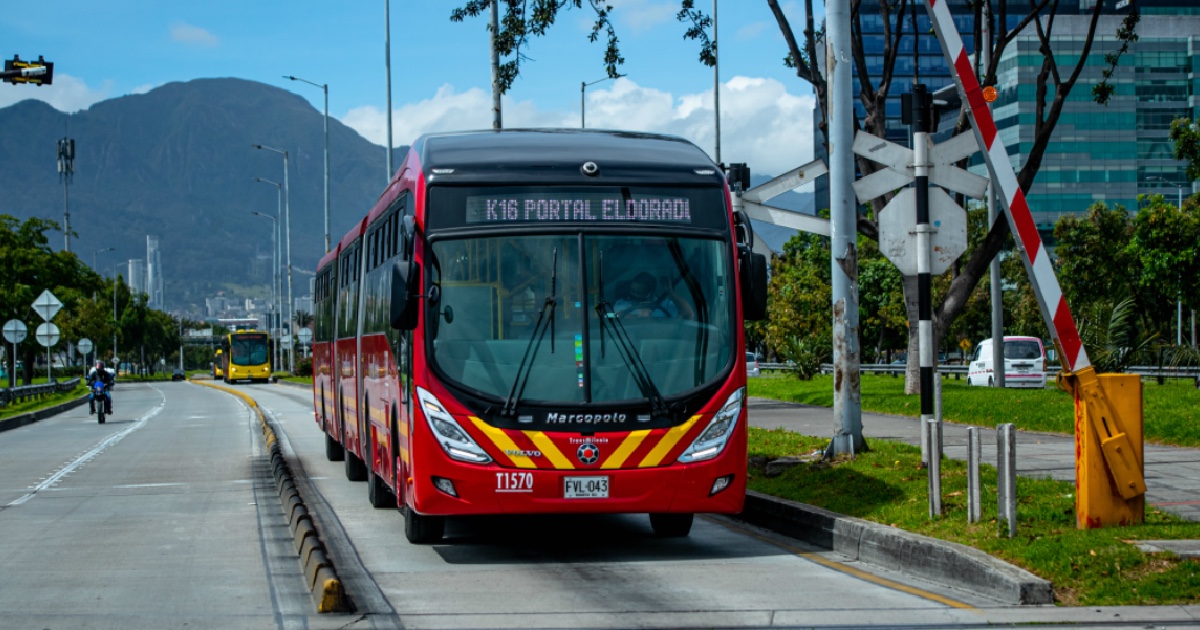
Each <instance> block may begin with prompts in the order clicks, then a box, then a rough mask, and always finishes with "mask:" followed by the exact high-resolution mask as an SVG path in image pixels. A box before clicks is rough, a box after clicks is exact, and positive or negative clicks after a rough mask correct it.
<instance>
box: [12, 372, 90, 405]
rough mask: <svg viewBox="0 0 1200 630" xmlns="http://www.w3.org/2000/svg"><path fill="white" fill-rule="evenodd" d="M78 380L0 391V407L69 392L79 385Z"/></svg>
mask: <svg viewBox="0 0 1200 630" xmlns="http://www.w3.org/2000/svg"><path fill="white" fill-rule="evenodd" d="M79 380H80V379H78V378H73V379H71V380H69V381H56V382H53V383H43V384H41V385H25V386H22V387H12V388H8V389H0V407H7V406H8V405H11V404H13V403H19V402H23V401H26V400H29V399H32V398H41V397H42V396H45V395H46V394H53V393H55V392H69V391H71V390H72V389H75V388H76V387H77V386H78V385H79Z"/></svg>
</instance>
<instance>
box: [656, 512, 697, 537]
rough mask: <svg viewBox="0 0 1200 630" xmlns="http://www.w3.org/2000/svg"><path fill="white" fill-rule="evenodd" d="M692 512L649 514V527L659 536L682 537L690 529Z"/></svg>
mask: <svg viewBox="0 0 1200 630" xmlns="http://www.w3.org/2000/svg"><path fill="white" fill-rule="evenodd" d="M693 517H694V515H693V514H651V515H650V527H651V528H653V529H654V533H655V534H657V535H658V536H659V537H660V538H683V537H684V536H687V535H688V533H689V532H691V531H692V519H693Z"/></svg>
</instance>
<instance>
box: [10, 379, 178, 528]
mask: <svg viewBox="0 0 1200 630" xmlns="http://www.w3.org/2000/svg"><path fill="white" fill-rule="evenodd" d="M153 389H154V391H156V392H158V395H159V396H161V397H162V402H160V403H159V404H158V406H157V407H155V408H153V409H151V410H150V411H149V412H147V413H146V415H144V416H142V417H141V418H138V419H137V422H134V423H133V424H132V425H131V426H130V427H129V428H127V429H125V430H124V431H121V432H120V433H115V434H113V435H110V436H108V437H107V438H105V439H103V440H101V441H100V443H99V444H97V445H95V446H93V447H92V449H91V450H89V451H86V452H85V453H84V454H82V455H80V456H79V457H77V458H76V459H75V461H72V462H70V463H68V464H67V465H66V466H63V467H62V468H60V469H59V470H58V472H56V473H54V474H53V475H50V476H49V477H47V478H46V479H45V480H43V481H42V482H41V483H39V484H38V485H36V486H34V487H33V490H32V491H30V492H29V494H26V495H25V496H23V497H21V498H19V499H17V500H15V501H13V502H12V503H9V504H8V506H7V507H13V506H15V505H21V504H23V503H25V502H26V501H28V500H30V499H32V498H33V497H35V496H37V493H39V492H41V491H42V490H45V489H46V488H49V487H50V486H52V485H54V484H56V483H58V481H59V480H60V479H62V478H63V477H66V476H67V475H69V474H71V473H72V472H74V471H75V470H76V469H78V468H79V467H80V466H82V465H84V464H86V463H87V462H88V461H90V460H91V459H92V458H94V457H96V456H97V455H99V454H100V453H103V452H104V451H106V450H108V448H109V447H110V446H112V445H114V444H116V443H117V442H120V441H121V440H123V439H125V436H127V435H129V434H130V433H133V432H134V431H137V430H138V429H140V428H142V427H144V426H146V421H147V420H149V419H150V418H153V417H154V416H157V415H158V413H159V412H160V411H162V410H163V407H164V406H166V404H167V397H166V396H163V393H162V392H161V391H159V389H158V388H157V387H154V388H153Z"/></svg>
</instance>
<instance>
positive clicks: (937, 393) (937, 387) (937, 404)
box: [933, 366, 946, 459]
mask: <svg viewBox="0 0 1200 630" xmlns="http://www.w3.org/2000/svg"><path fill="white" fill-rule="evenodd" d="M933 418H934V419H935V420H937V428H938V434H937V450H935V451H934V452H935V453H937V458H938V459H941V458H942V454H943V453H945V452H946V448H945V446H946V445H945V444H943V443H942V429H943V425H942V375H941V373H940V372H938V369H937V366H934V368H933Z"/></svg>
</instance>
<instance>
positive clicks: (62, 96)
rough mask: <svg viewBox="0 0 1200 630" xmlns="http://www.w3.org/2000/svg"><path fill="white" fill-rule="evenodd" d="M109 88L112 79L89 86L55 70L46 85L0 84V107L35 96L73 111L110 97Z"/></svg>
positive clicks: (52, 104)
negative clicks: (97, 86)
mask: <svg viewBox="0 0 1200 630" xmlns="http://www.w3.org/2000/svg"><path fill="white" fill-rule="evenodd" d="M112 88H113V85H112V81H105V82H104V85H103V87H100V88H91V87H88V85H87V84H86V83H84V82H83V80H82V79H76V78H75V77H73V76H71V75H69V74H60V73H58V72H55V73H54V83H52V84H50V85H41V86H37V85H14V84H9V83H3V84H0V107H8V106H9V105H12V104H13V103H17V102H20V101H24V100H28V99H36V100H39V101H46V102H47V103H49V104H50V105H51V106H53V107H54V108H55V109H57V110H59V111H63V112H76V111H79V110H81V109H87V108H89V107H91V106H92V105H94V104H96V103H97V102H99V101H103V100H105V99H107V98H110V97H111V92H112Z"/></svg>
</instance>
